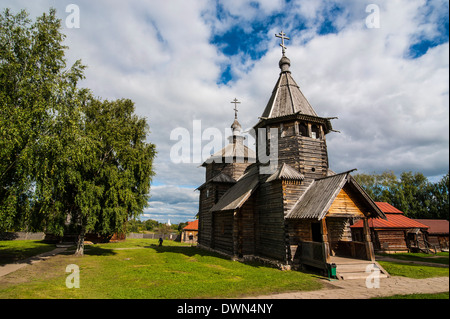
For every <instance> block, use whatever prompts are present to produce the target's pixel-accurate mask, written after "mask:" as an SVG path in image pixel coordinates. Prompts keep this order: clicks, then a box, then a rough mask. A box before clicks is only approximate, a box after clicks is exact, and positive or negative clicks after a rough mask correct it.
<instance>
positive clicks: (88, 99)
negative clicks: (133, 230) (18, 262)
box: [0, 9, 156, 239]
mask: <svg viewBox="0 0 450 319" xmlns="http://www.w3.org/2000/svg"><path fill="white" fill-rule="evenodd" d="M60 28H61V22H60V20H58V19H57V18H56V12H55V10H53V9H51V10H50V12H49V14H43V15H42V16H41V17H39V18H37V20H36V22H35V23H33V24H32V23H31V21H30V20H29V19H28V18H27V14H26V13H25V12H24V11H22V12H20V13H19V14H17V15H12V14H11V13H10V11H9V10H5V11H4V13H3V14H2V15H0V230H11V229H26V230H29V231H32V230H46V231H47V232H50V233H53V234H58V235H62V234H63V232H64V231H66V230H68V228H69V229H70V230H71V231H76V232H77V233H79V234H80V235H81V239H82V237H83V236H84V233H86V232H95V233H100V234H112V233H114V232H122V231H124V227H125V226H124V225H125V222H126V221H127V220H128V219H129V218H134V217H136V216H138V215H139V214H140V213H141V212H142V211H143V208H144V207H145V206H146V205H147V201H148V198H149V196H148V194H149V191H150V182H151V178H152V176H153V175H154V173H153V169H152V163H153V158H154V156H155V154H156V151H155V146H154V145H153V144H151V143H147V142H146V139H147V134H148V133H149V127H148V124H147V122H146V120H145V118H141V117H138V116H136V115H135V114H134V104H133V102H132V101H130V100H128V99H120V100H116V101H102V100H100V99H97V98H94V97H93V94H92V93H91V92H90V91H89V90H87V89H80V88H78V87H77V84H78V81H79V80H81V79H82V78H83V77H84V75H83V70H84V69H85V66H83V65H82V64H81V62H80V61H77V62H75V63H74V65H73V66H71V67H70V68H68V69H67V68H66V61H65V58H64V55H65V50H66V49H67V48H66V47H65V46H63V45H62V42H63V40H64V35H63V34H62V33H61V32H60Z"/></svg>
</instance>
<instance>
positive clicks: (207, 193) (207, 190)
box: [206, 188, 209, 198]
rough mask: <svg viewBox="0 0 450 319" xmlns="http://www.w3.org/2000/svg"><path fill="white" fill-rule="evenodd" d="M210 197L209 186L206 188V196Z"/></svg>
mask: <svg viewBox="0 0 450 319" xmlns="http://www.w3.org/2000/svg"><path fill="white" fill-rule="evenodd" d="M208 197H209V188H207V189H206V198H208Z"/></svg>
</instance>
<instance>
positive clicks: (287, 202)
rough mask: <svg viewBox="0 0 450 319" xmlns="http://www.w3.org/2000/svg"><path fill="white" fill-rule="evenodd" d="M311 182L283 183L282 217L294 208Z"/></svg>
mask: <svg viewBox="0 0 450 319" xmlns="http://www.w3.org/2000/svg"><path fill="white" fill-rule="evenodd" d="M311 182H312V180H304V181H302V182H291V181H283V182H282V187H283V207H284V216H286V215H287V213H288V212H289V211H290V210H291V209H292V208H293V207H294V206H295V203H297V201H298V199H299V198H300V196H301V195H302V194H303V193H304V192H305V191H306V189H307V188H308V186H309V185H311Z"/></svg>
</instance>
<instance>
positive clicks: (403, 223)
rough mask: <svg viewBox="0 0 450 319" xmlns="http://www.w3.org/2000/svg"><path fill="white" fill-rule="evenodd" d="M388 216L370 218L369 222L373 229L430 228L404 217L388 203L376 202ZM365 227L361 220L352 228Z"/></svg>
mask: <svg viewBox="0 0 450 319" xmlns="http://www.w3.org/2000/svg"><path fill="white" fill-rule="evenodd" d="M376 204H377V206H378V207H380V208H381V209H382V210H383V212H384V213H385V215H386V219H381V218H370V219H369V220H368V223H369V227H371V228H428V226H427V225H424V224H423V223H420V222H418V221H415V220H414V219H411V218H408V217H406V216H405V215H403V212H402V211H400V210H398V209H397V208H395V207H394V206H392V205H390V204H388V203H386V202H376ZM361 227H363V221H362V220H359V221H358V222H356V223H355V224H354V225H352V226H350V228H361Z"/></svg>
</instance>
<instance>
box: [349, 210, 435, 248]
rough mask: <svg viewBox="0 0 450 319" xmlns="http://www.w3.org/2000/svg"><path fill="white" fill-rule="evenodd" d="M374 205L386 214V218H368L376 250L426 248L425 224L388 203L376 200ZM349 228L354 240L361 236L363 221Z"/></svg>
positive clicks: (426, 228)
mask: <svg viewBox="0 0 450 319" xmlns="http://www.w3.org/2000/svg"><path fill="white" fill-rule="evenodd" d="M376 205H377V206H378V207H379V208H380V209H381V211H382V212H383V213H384V214H385V216H386V219H382V218H370V219H369V220H368V223H369V228H370V230H371V236H372V242H373V246H374V249H375V250H376V251H383V252H392V253H394V252H408V251H414V250H421V249H423V250H426V249H428V245H427V243H426V232H427V230H428V228H429V227H428V226H427V225H424V224H423V223H420V222H418V221H416V220H414V219H411V218H408V217H406V216H405V215H404V213H403V212H402V211H401V210H399V209H397V208H395V207H394V206H392V205H391V204H389V203H386V202H376ZM350 228H351V230H352V236H353V238H354V240H358V238H359V237H361V236H362V232H363V222H362V221H358V222H356V223H355V224H354V225H352V226H350Z"/></svg>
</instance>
